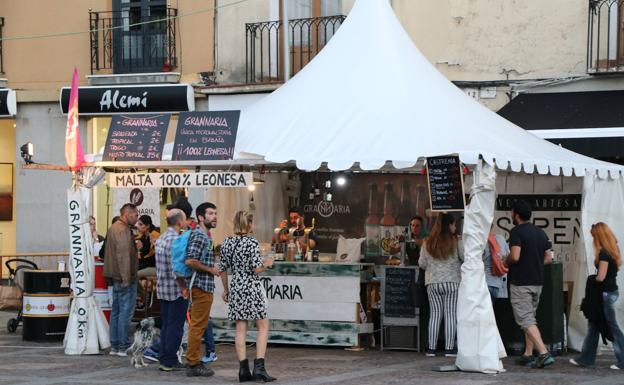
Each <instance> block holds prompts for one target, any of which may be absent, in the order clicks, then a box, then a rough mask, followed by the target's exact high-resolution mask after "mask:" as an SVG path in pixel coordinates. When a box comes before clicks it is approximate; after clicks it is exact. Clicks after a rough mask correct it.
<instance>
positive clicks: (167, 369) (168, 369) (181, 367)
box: [158, 362, 187, 372]
mask: <svg viewBox="0 0 624 385" xmlns="http://www.w3.org/2000/svg"><path fill="white" fill-rule="evenodd" d="M185 369H187V366H186V365H184V364H181V363H179V362H178V363H176V364H175V365H173V366H166V365H160V366H159V367H158V370H160V371H161V372H179V371H182V370H185Z"/></svg>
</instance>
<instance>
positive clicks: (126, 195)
mask: <svg viewBox="0 0 624 385" xmlns="http://www.w3.org/2000/svg"><path fill="white" fill-rule="evenodd" d="M112 191H113V215H119V210H120V209H121V206H123V205H124V204H126V203H132V204H134V205H136V206H137V208H138V209H139V216H141V215H149V216H150V217H152V223H153V224H154V226H156V227H160V193H159V189H157V188H139V187H135V188H114V189H112Z"/></svg>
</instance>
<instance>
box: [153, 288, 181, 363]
mask: <svg viewBox="0 0 624 385" xmlns="http://www.w3.org/2000/svg"><path fill="white" fill-rule="evenodd" d="M187 308H188V301H187V300H185V299H184V298H182V297H179V298H178V299H176V300H175V301H160V318H161V319H162V327H161V329H160V346H159V347H158V348H159V350H158V358H159V361H160V363H161V364H162V365H164V366H169V367H171V366H173V365H175V364H176V363H177V362H178V356H177V352H178V349H179V348H180V343H181V342H182V335H183V334H184V321H185V320H186V309H187Z"/></svg>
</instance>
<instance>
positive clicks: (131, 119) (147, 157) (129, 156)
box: [102, 115, 169, 162]
mask: <svg viewBox="0 0 624 385" xmlns="http://www.w3.org/2000/svg"><path fill="white" fill-rule="evenodd" d="M168 127H169V115H133V116H124V115H119V116H115V117H113V119H112V120H111V124H110V128H109V130H108V137H107V138H106V145H105V147H104V155H103V157H102V159H103V160H104V161H139V162H140V161H153V160H160V159H161V158H162V152H163V148H164V146H165V137H166V136H167V128H168Z"/></svg>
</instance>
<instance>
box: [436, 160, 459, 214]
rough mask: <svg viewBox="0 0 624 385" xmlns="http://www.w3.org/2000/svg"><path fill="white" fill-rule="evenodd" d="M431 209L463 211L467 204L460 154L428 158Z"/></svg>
mask: <svg viewBox="0 0 624 385" xmlns="http://www.w3.org/2000/svg"><path fill="white" fill-rule="evenodd" d="M427 178H428V182H429V201H430V202H431V211H463V210H464V207H465V206H466V201H465V197H464V180H463V175H462V166H461V162H460V160H459V156H456V155H446V156H435V157H431V158H427Z"/></svg>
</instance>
